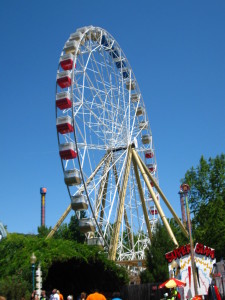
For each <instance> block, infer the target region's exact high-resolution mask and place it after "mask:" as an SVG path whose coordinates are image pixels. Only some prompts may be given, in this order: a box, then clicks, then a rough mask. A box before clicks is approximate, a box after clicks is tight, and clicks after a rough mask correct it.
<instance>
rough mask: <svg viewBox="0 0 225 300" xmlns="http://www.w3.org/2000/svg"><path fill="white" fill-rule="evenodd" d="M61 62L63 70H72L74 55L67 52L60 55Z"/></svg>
mask: <svg viewBox="0 0 225 300" xmlns="http://www.w3.org/2000/svg"><path fill="white" fill-rule="evenodd" d="M59 62H60V65H61V67H62V69H63V70H65V71H67V70H71V69H72V68H73V55H72V54H71V53H69V54H65V55H63V56H61V57H60V60H59Z"/></svg>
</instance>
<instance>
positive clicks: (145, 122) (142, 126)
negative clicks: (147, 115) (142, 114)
mask: <svg viewBox="0 0 225 300" xmlns="http://www.w3.org/2000/svg"><path fill="white" fill-rule="evenodd" d="M139 128H140V129H141V130H143V129H147V128H148V122H147V121H141V122H139Z"/></svg>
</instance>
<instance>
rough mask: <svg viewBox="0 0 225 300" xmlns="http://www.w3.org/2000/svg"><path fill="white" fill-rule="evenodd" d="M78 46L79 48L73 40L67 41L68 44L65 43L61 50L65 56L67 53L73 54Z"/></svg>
mask: <svg viewBox="0 0 225 300" xmlns="http://www.w3.org/2000/svg"><path fill="white" fill-rule="evenodd" d="M78 46H79V44H78V42H77V41H75V40H73V41H69V42H66V44H65V46H64V48H63V50H64V51H65V53H66V54H68V53H72V54H75V52H76V50H77V48H78Z"/></svg>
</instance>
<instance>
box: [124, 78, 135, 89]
mask: <svg viewBox="0 0 225 300" xmlns="http://www.w3.org/2000/svg"><path fill="white" fill-rule="evenodd" d="M135 87H136V84H135V81H134V80H129V81H127V82H126V88H127V89H128V90H134V89H135Z"/></svg>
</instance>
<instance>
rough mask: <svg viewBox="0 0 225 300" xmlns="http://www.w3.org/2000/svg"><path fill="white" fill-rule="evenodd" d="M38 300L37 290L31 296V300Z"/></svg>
mask: <svg viewBox="0 0 225 300" xmlns="http://www.w3.org/2000/svg"><path fill="white" fill-rule="evenodd" d="M38 299H39V297H38V294H37V292H36V290H34V291H33V292H32V294H31V297H30V300H38Z"/></svg>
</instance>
